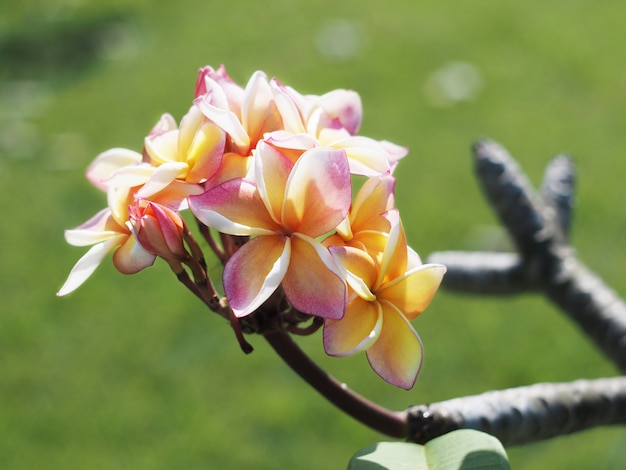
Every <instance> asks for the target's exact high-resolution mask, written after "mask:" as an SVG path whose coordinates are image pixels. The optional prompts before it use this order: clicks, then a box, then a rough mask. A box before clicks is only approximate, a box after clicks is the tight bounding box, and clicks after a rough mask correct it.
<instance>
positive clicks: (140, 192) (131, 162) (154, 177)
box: [58, 148, 203, 295]
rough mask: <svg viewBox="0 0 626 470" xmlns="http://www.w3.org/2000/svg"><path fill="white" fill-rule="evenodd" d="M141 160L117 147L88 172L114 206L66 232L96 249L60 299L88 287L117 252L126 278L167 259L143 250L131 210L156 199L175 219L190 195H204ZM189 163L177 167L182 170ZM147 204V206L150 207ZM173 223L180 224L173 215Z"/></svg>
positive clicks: (72, 242)
mask: <svg viewBox="0 0 626 470" xmlns="http://www.w3.org/2000/svg"><path fill="white" fill-rule="evenodd" d="M141 160H142V156H141V154H139V153H137V152H133V151H132V150H127V149H119V148H115V149H111V150H108V151H106V152H103V153H101V154H100V155H98V157H96V159H95V160H94V162H93V163H92V164H91V165H90V166H89V168H88V169H87V178H88V179H89V181H91V182H92V183H93V184H94V185H95V186H96V187H98V188H100V189H103V190H106V191H107V202H108V207H107V208H106V209H103V210H102V211H100V212H98V214H96V215H95V216H94V217H93V218H91V219H89V220H88V221H87V222H85V223H84V224H82V225H81V226H79V227H77V228H75V229H73V230H67V231H66V232H65V238H66V240H67V242H68V243H69V244H70V245H74V246H90V245H93V246H92V247H91V248H90V249H89V251H88V252H87V253H86V254H85V255H84V256H83V257H82V258H80V260H79V261H78V262H77V263H76V264H75V265H74V267H73V268H72V270H71V272H70V275H69V276H68V278H67V280H66V281H65V283H64V285H63V286H62V287H61V289H60V290H59V292H58V295H65V294H68V293H70V292H72V291H74V290H75V289H77V288H78V287H79V286H80V285H82V284H83V283H84V282H85V281H86V280H87V279H88V278H89V277H90V276H91V274H93V272H94V271H95V270H96V268H97V267H98V266H99V264H100V263H101V262H102V260H103V259H104V258H105V257H106V256H107V255H108V254H109V253H111V252H114V254H113V264H114V266H115V268H116V269H117V270H118V271H120V272H121V273H123V274H135V273H137V272H139V271H141V270H142V269H144V268H146V267H148V266H151V265H152V264H153V263H154V260H155V258H156V254H162V253H157V252H156V250H153V251H149V250H148V249H146V248H145V247H143V246H142V245H141V244H140V243H139V242H138V240H137V238H136V237H135V235H134V234H133V226H132V224H131V216H130V209H129V208H130V207H134V205H135V204H137V203H138V201H145V199H146V198H150V200H151V201H152V203H155V204H159V208H162V209H163V210H165V211H166V213H167V214H168V215H171V213H172V211H174V210H178V209H182V208H185V207H186V200H187V197H188V196H189V195H191V194H200V193H202V191H203V189H202V187H201V186H200V185H198V184H189V183H186V182H184V181H176V180H175V179H173V178H175V176H174V177H172V175H173V174H174V173H175V170H174V169H173V168H172V167H170V168H168V167H167V166H165V165H162V166H160V167H154V166H152V165H150V164H148V163H143V162H142V161H141ZM183 164H184V163H182V162H178V163H176V165H179V169H180V168H181V167H182V165H183ZM176 174H178V171H176ZM141 204H143V205H144V207H146V206H145V204H147V203H145V202H144V203H141ZM148 207H150V204H148ZM157 210H158V209H157ZM133 211H134V212H133V213H134V216H135V218H137V217H138V214H140V212H139V208H138V207H135V208H134V209H133ZM170 218H171V219H172V220H175V217H174V216H173V215H171V217H170ZM169 239H170V240H171V237H169ZM170 243H172V242H171V241H170ZM152 248H154V247H152Z"/></svg>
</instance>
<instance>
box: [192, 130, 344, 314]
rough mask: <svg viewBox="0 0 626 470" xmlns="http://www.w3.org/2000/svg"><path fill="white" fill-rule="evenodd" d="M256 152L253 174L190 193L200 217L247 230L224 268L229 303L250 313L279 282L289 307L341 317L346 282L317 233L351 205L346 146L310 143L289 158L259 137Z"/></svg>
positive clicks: (227, 228) (237, 231) (233, 230)
mask: <svg viewBox="0 0 626 470" xmlns="http://www.w3.org/2000/svg"><path fill="white" fill-rule="evenodd" d="M255 153H256V154H255V181H251V180H247V179H243V178H238V179H234V180H230V181H227V182H225V183H223V184H221V185H220V186H217V187H215V188H213V189H210V190H209V191H207V192H206V193H204V194H202V195H199V196H192V197H190V208H191V210H192V212H193V213H194V214H195V216H196V217H197V218H198V219H199V220H200V221H202V222H203V223H205V224H206V225H208V226H210V227H213V228H215V229H216V230H218V231H220V232H222V233H227V234H231V235H247V236H252V237H254V238H252V239H251V240H250V241H248V242H247V243H246V244H244V245H243V246H242V247H241V248H240V249H239V250H238V251H237V252H236V253H235V254H234V255H233V256H232V258H231V259H230V260H229V261H228V263H227V264H226V266H225V268H224V274H223V281H224V290H225V292H226V297H227V298H228V300H229V303H230V305H231V307H232V309H233V311H234V312H235V314H236V315H237V316H238V317H243V316H245V315H248V314H250V313H252V312H253V311H255V310H256V309H257V308H259V307H260V306H261V305H262V304H263V303H264V302H265V301H266V300H267V299H268V298H269V297H270V296H271V295H272V293H274V292H275V291H276V289H277V288H278V287H279V285H282V287H283V290H284V292H285V295H286V297H287V299H288V300H289V301H290V303H291V305H292V306H293V307H294V308H296V309H298V310H300V311H302V312H305V313H309V314H312V315H317V316H320V317H325V318H336V319H337V318H341V317H342V316H343V313H344V308H345V302H346V285H345V282H344V280H343V278H342V276H341V271H340V270H339V268H338V266H337V264H336V262H335V260H334V259H333V257H332V256H331V255H330V253H329V251H328V250H327V248H325V247H324V246H323V245H322V244H321V243H320V242H319V241H318V240H317V238H318V237H320V236H322V235H324V234H326V233H328V232H329V231H332V230H334V229H335V228H336V227H337V225H338V224H339V223H340V222H341V221H342V220H343V219H344V218H345V216H346V215H347V212H348V209H349V207H350V200H351V197H352V194H351V186H350V173H349V168H348V161H347V158H346V155H345V152H342V151H339V150H331V149H324V148H315V149H312V150H310V151H308V152H305V153H304V154H303V155H302V156H301V157H300V158H299V159H298V160H297V162H296V163H295V164H294V163H293V162H292V161H291V160H290V159H289V158H287V157H286V156H284V155H283V154H281V153H280V152H278V151H277V150H276V149H275V148H273V147H271V146H270V145H267V144H266V143H264V142H259V144H258V146H257V149H256V151H255Z"/></svg>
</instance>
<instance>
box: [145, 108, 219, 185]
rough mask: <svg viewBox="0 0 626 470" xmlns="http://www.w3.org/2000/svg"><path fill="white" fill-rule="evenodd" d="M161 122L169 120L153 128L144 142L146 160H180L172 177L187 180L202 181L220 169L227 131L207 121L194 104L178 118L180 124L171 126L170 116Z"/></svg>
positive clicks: (191, 181) (153, 162) (165, 162)
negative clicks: (158, 127)
mask: <svg viewBox="0 0 626 470" xmlns="http://www.w3.org/2000/svg"><path fill="white" fill-rule="evenodd" d="M160 122H164V123H168V124H167V125H163V126H161V128H160V129H153V131H152V132H151V133H150V135H148V137H146V139H145V141H144V151H145V153H146V156H147V157H148V163H150V164H151V165H152V166H155V167H159V166H161V165H164V164H167V163H179V164H181V165H178V166H177V167H176V168H178V173H177V174H176V176H175V178H177V179H180V180H184V181H187V182H189V183H201V182H203V181H206V180H207V179H210V178H211V177H213V175H214V174H215V173H216V172H217V171H218V170H219V168H220V165H221V162H222V155H223V154H224V147H225V144H226V134H225V133H224V131H223V130H222V129H220V128H219V127H218V126H217V125H215V124H214V123H212V122H210V121H208V120H207V119H206V118H205V117H204V116H203V115H202V113H201V112H200V110H199V109H198V108H197V107H196V106H192V107H191V108H190V109H189V111H188V112H187V114H186V115H185V116H183V118H182V119H181V121H180V127H179V128H178V129H177V128H175V127H174V128H171V127H172V126H171V122H173V118H172V117H171V116H169V115H165V116H164V117H163V118H162V119H161V121H160Z"/></svg>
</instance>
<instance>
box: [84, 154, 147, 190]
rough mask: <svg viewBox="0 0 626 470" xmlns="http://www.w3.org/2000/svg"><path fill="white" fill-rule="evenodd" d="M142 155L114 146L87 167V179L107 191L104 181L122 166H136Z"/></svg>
mask: <svg viewBox="0 0 626 470" xmlns="http://www.w3.org/2000/svg"><path fill="white" fill-rule="evenodd" d="M141 160H142V156H141V154H140V153H137V152H135V151H133V150H128V149H124V148H112V149H110V150H107V151H105V152H102V153H101V154H100V155H98V156H97V157H96V159H95V160H94V161H93V163H92V164H91V165H89V167H88V168H87V172H86V175H87V179H88V180H89V181H90V182H91V183H92V184H93V185H94V186H95V187H97V188H98V189H101V190H103V191H106V188H107V184H106V183H105V182H104V180H106V179H107V178H109V177H110V176H111V175H112V174H113V173H114V172H115V171H117V170H119V169H120V168H124V167H129V166H134V165H137V164H139V163H141Z"/></svg>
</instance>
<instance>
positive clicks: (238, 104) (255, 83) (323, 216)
mask: <svg viewBox="0 0 626 470" xmlns="http://www.w3.org/2000/svg"><path fill="white" fill-rule="evenodd" d="M361 118H362V108H361V101H360V98H359V96H358V95H357V94H356V93H355V92H353V91H349V90H334V91H331V92H329V93H326V94H324V95H321V96H313V95H302V94H300V93H298V92H297V91H295V90H294V89H292V88H290V87H288V86H285V85H283V84H282V83H280V82H279V81H278V80H276V79H271V80H268V78H267V76H266V75H265V74H264V73H262V72H256V73H254V74H253V75H252V77H251V78H250V80H249V81H248V83H247V85H246V86H245V87H241V86H239V85H238V84H236V83H235V82H234V81H233V80H232V79H231V78H230V77H229V76H228V74H227V73H226V70H225V69H224V67H223V66H222V67H220V68H219V69H218V70H214V69H212V68H211V67H205V68H203V69H201V70H200V72H199V75H198V80H197V82H196V87H195V97H194V100H193V103H192V105H191V107H190V109H189V111H188V112H187V114H185V116H184V117H183V118H182V119H181V120H180V124H178V125H177V124H176V121H175V120H174V118H173V117H172V116H171V115H169V114H165V115H163V116H162V117H161V119H160V120H159V122H158V123H157V124H156V125H155V126H154V128H153V129H152V130H151V131H150V132H149V134H148V135H147V137H146V138H145V140H144V143H143V149H142V151H141V153H139V152H135V151H132V150H127V149H121V148H114V149H111V150H108V151H106V152H104V153H102V154H101V155H99V156H98V157H97V158H96V159H95V161H94V162H93V163H92V164H91V166H90V167H89V168H88V170H87V177H88V179H89V180H90V181H91V182H92V183H93V184H94V185H95V186H96V187H97V188H99V189H102V190H103V191H105V192H106V194H107V200H108V207H107V208H106V209H104V210H102V211H100V212H99V213H98V214H96V215H95V216H94V217H93V218H91V219H90V220H88V221H87V222H86V223H84V224H83V225H81V226H79V227H77V228H76V229H73V230H68V231H66V239H67V241H68V243H70V244H72V245H78V246H87V245H93V246H92V247H91V248H90V249H89V251H88V252H87V253H86V254H85V255H84V256H83V257H82V258H81V259H80V260H79V261H78V262H77V263H76V265H75V266H74V268H73V269H72V271H71V273H70V275H69V277H68V279H67V281H66V282H65V284H64V285H63V287H62V288H61V289H60V291H59V293H58V295H65V294H67V293H69V292H71V291H73V290H74V289H76V288H77V287H79V286H80V285H81V284H82V283H83V282H84V281H85V280H86V279H87V278H88V277H89V276H90V275H91V274H92V273H93V271H94V270H95V269H96V267H97V266H98V265H99V263H100V262H101V261H102V259H103V258H104V257H105V256H106V255H107V254H108V253H111V252H113V263H114V265H115V267H116V268H117V269H118V270H119V271H120V272H122V273H126V274H131V273H136V272H138V271H140V270H142V269H144V268H146V267H148V266H150V265H152V264H153V263H154V261H155V259H156V257H161V258H163V259H165V260H166V261H167V262H168V263H169V264H170V266H172V268H173V269H174V270H175V271H177V270H180V269H181V267H182V264H184V263H185V262H186V261H187V260H188V259H189V258H190V256H191V255H190V253H189V249H188V248H187V246H186V244H187V245H188V238H187V234H188V233H189V231H188V229H187V227H186V225H185V222H184V220H183V218H182V217H181V215H180V213H181V212H182V211H183V210H186V209H190V211H191V213H192V214H193V216H195V218H196V219H197V220H198V221H199V222H201V224H203V226H206V227H209V228H210V229H211V230H214V231H217V232H219V233H220V234H222V235H223V236H237V237H243V238H238V239H242V240H244V241H245V243H243V244H242V245H241V247H239V248H238V249H237V250H233V253H231V255H230V256H228V257H226V258H224V262H225V266H224V272H223V285H224V290H225V295H226V298H227V299H228V303H229V306H230V308H231V309H232V312H234V315H235V316H236V317H239V318H241V317H245V316H247V315H249V314H251V313H253V312H255V311H257V310H258V309H259V308H260V307H261V306H262V305H264V304H265V303H266V302H267V301H268V299H270V297H271V296H272V295H273V294H274V293H276V292H280V294H281V295H284V298H285V299H286V300H287V301H288V302H289V305H290V308H293V309H296V310H297V311H300V312H303V313H306V314H309V315H312V316H315V317H318V318H321V319H323V321H324V332H323V341H324V348H325V350H326V352H327V353H328V354H329V355H332V356H347V355H352V354H354V353H356V352H359V351H366V354H367V358H368V360H369V363H370V365H371V367H372V368H373V369H374V371H375V372H376V373H378V374H379V375H380V376H381V377H382V378H383V379H384V380H386V381H388V382H389V383H392V384H394V385H396V386H399V387H402V388H406V389H408V388H411V387H412V386H413V384H414V383H415V380H416V377H417V375H418V372H419V369H420V367H421V362H422V345H421V342H420V339H419V336H418V335H417V333H416V332H415V330H414V329H413V327H412V326H411V324H410V321H411V320H413V319H414V318H415V317H417V316H418V315H419V314H420V313H421V312H422V311H423V310H424V309H425V308H426V306H427V305H428V304H429V302H430V300H431V299H432V297H433V295H434V293H435V292H436V290H437V288H438V287H439V284H440V282H441V279H442V277H443V274H444V272H445V268H444V267H443V266H441V265H434V264H423V263H422V262H421V261H420V258H419V256H418V255H417V254H416V253H415V252H414V251H413V250H411V249H410V248H409V247H408V246H407V241H406V236H405V233H404V229H403V227H402V223H401V221H400V217H399V214H398V210H397V209H396V208H395V207H394V186H395V179H394V178H393V176H392V175H393V171H394V169H395V167H396V166H397V164H398V162H399V160H400V159H401V158H402V157H404V156H405V155H406V153H407V151H406V149H405V148H403V147H399V146H397V145H394V144H392V143H390V142H387V141H378V140H374V139H371V138H368V137H364V136H361V135H358V131H359V128H360V125H361ZM359 177H360V178H359ZM363 180H364V181H365V182H364V183H363V184H362V186H361V187H360V189H359V190H358V192H357V193H356V194H355V195H353V190H352V188H353V183H354V182H356V181H363ZM353 196H354V197H353Z"/></svg>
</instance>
